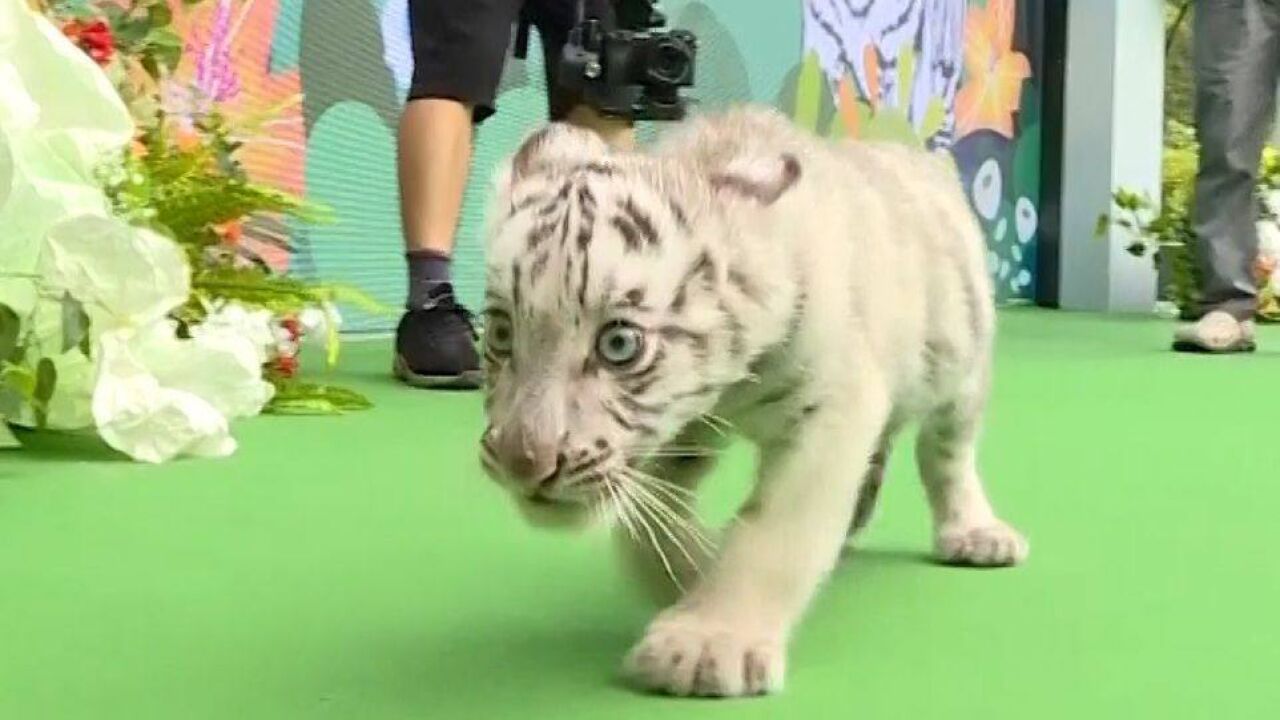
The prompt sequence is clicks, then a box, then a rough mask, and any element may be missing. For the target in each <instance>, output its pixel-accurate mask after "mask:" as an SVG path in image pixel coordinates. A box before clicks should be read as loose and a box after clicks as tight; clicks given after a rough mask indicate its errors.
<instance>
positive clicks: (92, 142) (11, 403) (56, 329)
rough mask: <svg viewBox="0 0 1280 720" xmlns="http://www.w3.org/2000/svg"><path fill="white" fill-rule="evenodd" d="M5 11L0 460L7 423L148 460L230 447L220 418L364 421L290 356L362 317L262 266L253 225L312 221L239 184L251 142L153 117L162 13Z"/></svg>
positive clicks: (290, 204)
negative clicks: (78, 432)
mask: <svg viewBox="0 0 1280 720" xmlns="http://www.w3.org/2000/svg"><path fill="white" fill-rule="evenodd" d="M200 1H201V0H182V1H181V4H182V5H196V4H198V3H199V2H200ZM25 5H26V2H25V0H0V24H3V25H5V27H6V28H9V27H12V28H13V32H11V33H9V34H7V35H6V36H5V37H3V38H0V74H2V75H4V76H5V77H6V78H7V79H6V83H5V86H4V87H3V88H0V224H3V225H4V226H5V227H6V229H7V232H6V234H5V236H4V237H0V257H3V258H4V260H5V263H4V265H3V267H0V446H5V445H14V444H16V442H17V440H16V438H15V436H13V434H12V433H11V432H10V430H9V425H11V424H15V425H20V426H28V427H36V428H39V427H52V428H60V429H76V428H83V427H93V428H94V429H95V430H96V431H97V433H98V434H99V435H101V436H102V437H103V438H104V439H105V440H106V441H107V442H108V444H110V445H112V446H113V447H115V448H117V449H119V450H121V451H122V452H125V453H126V454H128V455H130V456H131V457H134V458H136V459H140V460H146V461H153V462H159V461H163V460H166V459H169V458H171V457H174V456H177V455H181V454H189V455H224V454H227V453H229V452H231V451H232V450H233V449H234V447H235V443H234V440H232V439H231V437H230V435H229V430H228V424H229V421H230V420H233V419H235V418H237V417H244V416H248V415H254V414H257V413H259V412H263V411H265V412H277V413H335V412H344V411H348V410H356V409H362V408H366V407H368V406H369V403H368V401H367V400H366V399H365V398H363V397H362V396H360V395H359V394H357V393H355V392H352V391H350V390H346V389H343V388H337V387H332V386H327V385H322V384H315V383H309V382H305V381H303V380H302V379H300V377H299V372H300V367H299V348H300V346H301V345H302V344H303V343H304V342H305V341H307V340H309V339H318V340H320V341H322V342H323V343H324V344H325V346H326V348H327V353H326V354H327V358H328V360H329V362H330V363H332V362H334V361H336V358H337V352H338V334H337V330H338V327H339V323H340V316H339V315H338V312H337V310H336V303H337V302H338V301H344V302H352V303H357V304H361V305H363V306H365V307H367V308H369V309H371V310H375V311H376V310H381V308H380V307H379V306H378V305H377V304H376V303H374V302H373V301H371V300H369V299H368V298H366V297H365V296H364V295H362V294H360V293H359V292H357V291H355V290H352V289H349V288H344V287H337V286H326V285H317V284H312V283H307V282H304V281H301V280H299V279H296V278H292V277H288V276H284V275H281V274H278V273H277V272H276V271H275V270H273V268H272V267H271V265H270V264H269V263H268V262H266V261H265V260H264V258H263V254H264V253H263V248H267V249H274V250H285V251H287V250H288V249H289V248H288V238H287V237H285V236H284V235H283V234H282V233H280V232H279V231H277V230H273V228H278V227H280V226H282V225H283V223H284V221H286V220H289V221H294V222H321V221H324V220H325V219H326V214H325V212H324V211H323V209H322V208H316V207H313V206H311V205H309V204H307V203H305V202H304V201H302V200H301V199H299V198H297V197H295V196H293V195H290V194H288V193H285V192H282V191H280V190H277V189H275V188H273V187H270V186H266V185H262V184H259V183H255V182H253V181H252V180H251V179H250V178H249V177H248V176H247V174H246V172H245V171H244V168H243V166H242V164H241V162H240V160H239V158H238V151H239V150H240V148H241V147H242V146H243V142H244V135H245V133H246V132H250V131H251V130H252V128H245V127H234V126H232V124H231V123H228V122H227V121H226V120H225V119H224V118H223V117H222V115H221V114H220V113H219V112H218V108H217V104H216V103H209V104H206V105H205V106H204V107H203V109H202V112H200V113H198V114H197V113H190V112H186V113H185V114H181V115H176V116H175V115H171V114H170V113H168V112H167V111H166V109H165V107H164V99H163V97H162V93H161V89H160V88H161V87H162V84H163V82H164V81H165V80H166V79H167V78H168V76H169V73H170V72H171V71H172V70H173V69H174V68H175V67H176V66H177V65H178V64H179V62H180V59H181V55H182V46H181V43H180V42H179V40H178V36H177V34H176V33H175V32H174V31H173V28H172V27H171V23H172V11H173V9H174V8H176V7H178V6H179V3H178V2H177V0H174V1H173V2H172V3H171V2H168V1H167V0H136V1H135V2H130V3H116V2H113V1H111V0H98V1H91V0H56V1H54V2H47V3H34V5H37V6H38V7H36V8H35V9H37V10H40V11H43V13H44V17H41V16H40V15H38V14H37V13H35V12H31V11H30V10H29V9H28V8H27V7H25ZM46 18H47V20H46ZM15 40H18V41H20V42H15ZM77 56H78V57H77ZM11 80H15V81H16V82H11ZM46 88H47V89H53V90H55V92H54V93H52V94H51V93H48V92H41V90H44V89H46ZM59 104H61V107H56V106H58V105H59ZM72 107H74V108H75V112H68V110H69V109H70V108H72ZM67 118H75V119H74V120H71V121H67ZM11 157H21V158H22V159H23V163H22V164H21V165H11V166H10V167H3V166H4V165H5V164H6V163H7V162H8V161H9V158H11ZM48 188H57V190H58V191H57V192H48ZM250 235H252V237H253V242H247V241H246V239H247V236H250Z"/></svg>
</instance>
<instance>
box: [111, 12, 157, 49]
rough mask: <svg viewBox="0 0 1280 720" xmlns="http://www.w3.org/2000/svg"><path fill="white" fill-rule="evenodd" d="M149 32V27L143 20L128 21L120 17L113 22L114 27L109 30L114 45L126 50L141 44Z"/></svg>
mask: <svg viewBox="0 0 1280 720" xmlns="http://www.w3.org/2000/svg"><path fill="white" fill-rule="evenodd" d="M150 31H151V25H150V24H149V23H148V22H147V21H146V19H145V18H138V19H130V18H124V17H122V18H120V19H119V20H118V21H115V23H114V27H112V28H111V33H112V35H113V36H114V37H115V41H116V44H117V45H118V46H121V47H126V48H127V47H132V46H134V45H137V44H139V43H141V42H142V40H143V38H145V37H146V36H147V33H148V32H150Z"/></svg>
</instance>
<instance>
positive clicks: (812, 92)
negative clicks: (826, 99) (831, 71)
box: [792, 53, 826, 132]
mask: <svg viewBox="0 0 1280 720" xmlns="http://www.w3.org/2000/svg"><path fill="white" fill-rule="evenodd" d="M825 91H826V81H825V78H824V77H823V74H822V67H821V66H820V65H819V64H818V54H817V53H809V54H808V55H806V56H805V58H804V64H803V65H801V66H800V77H799V78H797V79H796V106H795V109H794V111H793V112H792V117H793V119H794V120H795V122H796V125H799V126H800V127H802V128H804V129H806V130H808V131H810V132H815V131H817V129H818V115H819V113H820V112H821V110H822V93H823V92H825Z"/></svg>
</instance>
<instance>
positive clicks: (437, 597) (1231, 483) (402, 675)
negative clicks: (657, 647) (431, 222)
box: [0, 310, 1280, 720]
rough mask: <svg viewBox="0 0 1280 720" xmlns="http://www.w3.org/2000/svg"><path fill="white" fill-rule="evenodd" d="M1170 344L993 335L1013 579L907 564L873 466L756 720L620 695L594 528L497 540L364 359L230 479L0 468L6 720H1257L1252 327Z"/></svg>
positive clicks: (635, 619)
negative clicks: (1248, 340) (348, 412)
mask: <svg viewBox="0 0 1280 720" xmlns="http://www.w3.org/2000/svg"><path fill="white" fill-rule="evenodd" d="M1168 331H1169V326H1168V325H1166V324H1164V323H1159V322H1149V321H1144V320H1126V319H1099V318H1096V317H1088V316H1072V315H1066V314H1052V313H1046V312H1035V311H1026V310H1020V311H1011V312H1007V313H1005V314H1004V315H1003V316H1002V338H1001V345H1000V355H999V361H998V368H997V382H996V389H995V397H994V401H993V409H992V413H991V416H990V421H989V423H988V432H987V442H986V444H985V455H984V462H983V465H984V467H985V470H986V474H987V477H988V478H989V486H990V488H991V490H992V493H993V495H994V496H995V500H996V502H997V505H998V506H999V507H1000V508H1002V509H1003V512H1004V513H1005V515H1006V516H1007V517H1008V518H1009V519H1010V520H1012V521H1014V522H1015V523H1016V524H1018V525H1019V526H1020V527H1021V528H1022V529H1024V530H1025V531H1026V532H1027V533H1028V535H1029V536H1030V538H1031V543H1032V554H1031V560H1030V564H1029V565H1027V566H1025V567H1023V568H1020V569H1016V570H1006V571H964V570H958V569H949V568H942V567H936V566H933V565H931V564H929V563H928V562H927V561H926V560H925V559H924V557H923V555H922V553H923V552H924V551H925V550H926V549H927V547H928V541H929V535H928V526H927V524H926V513H925V508H924V504H923V502H922V498H921V493H920V491H919V488H918V486H917V484H916V482H915V479H914V477H913V475H912V472H911V469H910V462H911V459H910V457H909V456H908V455H907V453H901V454H899V455H898V456H897V457H896V458H895V460H894V465H893V467H892V469H891V481H890V486H889V488H888V490H887V493H886V497H884V498H883V504H882V508H883V510H884V512H883V513H882V514H881V516H880V517H879V519H878V522H877V524H876V525H875V526H874V527H873V529H872V531H871V533H870V534H869V536H868V537H867V539H866V548H865V549H864V550H861V551H858V552H855V553H853V554H852V555H851V556H850V557H849V558H847V559H846V561H845V563H844V564H843V565H842V566H841V567H840V569H839V570H838V571H837V573H836V575H835V577H834V579H833V581H832V582H831V584H830V586H829V587H828V588H827V590H826V591H825V592H824V593H823V595H822V596H821V599H820V601H819V602H818V603H817V605H816V607H815V608H814V609H813V611H812V613H811V615H810V617H809V618H808V621H807V623H806V624H805V625H804V627H803V629H802V631H801V632H800V633H799V635H798V637H797V639H796V642H795V645H794V650H793V653H792V656H791V673H790V676H789V684H788V687H787V689H786V692H785V693H784V694H783V695H782V696H781V697H778V698H776V699H767V700H753V701H739V702H733V703H717V702H707V701H677V700H667V699H658V698H646V697H642V696H638V695H636V694H633V693H632V692H630V691H628V690H627V689H625V688H624V687H622V686H620V685H619V683H618V682H617V681H616V679H615V669H616V667H617V663H618V659H619V658H620V656H621V655H622V654H623V652H624V651H625V650H626V649H627V647H628V644H629V643H630V642H631V641H632V640H633V639H634V638H635V637H636V635H637V633H638V632H639V631H640V629H641V627H642V625H643V623H644V622H645V618H646V609H645V607H644V605H643V603H642V602H641V600H640V599H639V598H638V596H637V595H636V594H634V593H633V592H632V591H631V589H630V588H629V587H628V586H627V585H626V583H625V582H624V581H623V579H622V578H621V577H620V576H619V574H618V573H617V572H616V571H615V570H614V568H613V567H612V565H611V564H610V562H609V557H608V553H607V552H605V550H606V548H605V545H604V542H603V538H602V537H601V536H599V535H589V536H584V537H572V536H557V535H543V534H539V533H536V532H534V531H531V530H529V529H526V528H525V527H524V526H522V525H521V523H520V521H519V520H518V518H517V517H516V516H515V514H514V512H513V511H512V510H511V509H510V508H509V507H508V506H507V504H506V503H505V501H504V500H505V499H504V498H503V497H502V496H501V495H500V494H499V493H498V491H497V490H496V489H495V488H494V487H493V486H491V484H490V483H489V482H488V481H486V480H484V479H482V476H481V475H480V473H479V472H478V470H477V468H476V464H475V462H474V460H473V457H474V453H473V445H474V442H473V440H474V438H475V436H476V434H477V431H478V429H479V427H480V422H481V413H480V404H479V401H478V398H477V397H476V396H474V395H437V394H430V393H425V392H422V391H411V390H403V389H400V388H398V387H396V386H395V385H393V384H391V383H390V382H389V381H388V380H386V379H385V377H384V372H383V371H384V369H385V366H386V364H387V363H386V357H385V348H384V344H383V343H374V344H362V345H360V346H353V345H349V346H348V353H347V355H346V359H345V362H344V370H343V372H342V375H343V376H344V378H345V379H347V380H348V381H350V382H352V383H356V384H358V385H359V386H360V387H361V388H363V389H365V390H367V391H368V392H369V393H370V394H371V395H372V396H373V397H374V398H375V399H376V401H377V404H378V406H377V408H376V409H374V410H373V411H370V412H367V413H364V414H359V415H352V416H349V417H345V418H336V419H335V418H291V419H282V418H261V419H256V420H253V421H250V422H245V423H243V424H241V425H239V426H238V427H237V435H238V436H239V439H240V441H241V449H240V451H239V452H238V453H237V454H236V455H235V456H234V457H233V458H231V459H229V460H225V461H190V462H180V463H174V464H170V465H166V466H163V467H146V466H140V465H135V464H131V463H128V462H123V461H117V460H115V459H114V458H112V457H110V456H109V455H108V454H107V453H105V452H103V451H101V450H97V449H94V448H93V447H91V446H90V447H85V446H84V445H83V444H82V443H76V442H70V441H65V440H58V439H50V438H44V439H39V440H38V441H33V443H32V444H33V447H31V448H29V449H28V450H26V451H24V452H22V453H16V454H15V453H10V454H5V455H3V456H0V718H4V719H5V720H46V719H55V718H56V719H61V718H94V719H98V718H129V719H130V720H142V719H144V718H164V719H170V718H173V719H177V718H182V719H187V718H220V719H221V718H227V719H229V720H231V719H234V720H241V719H246V718H248V719H257V718H263V719H273V720H274V719H284V718H352V719H359V720H376V719H379V718H465V719H471V718H508V717H509V718H557V719H560V718H610V719H612V718H644V719H646V720H648V719H650V718H662V717H680V718H685V717H690V718H693V717H701V716H704V715H705V716H716V717H734V718H755V717H770V718H775V717H782V718H826V717H831V718H858V719H859V720H869V719H873V718H895V719H897V718H907V719H910V720H927V719H931V718H948V719H956V718H983V719H984V720H987V719H991V718H1018V719H1019V720H1032V719H1037V720H1038V719H1040V718H1071V719H1072V720H1080V719H1081V718H1087V719H1090V720H1094V719H1097V718H1215V719H1218V720H1247V719H1252V718H1259V719H1261V718H1273V717H1280V714H1278V713H1280V710H1278V708H1280V683H1278V682H1277V677H1280V559H1278V558H1277V554H1276V548H1277V543H1278V542H1280V523H1278V522H1277V517H1278V516H1280V442H1278V441H1280V332H1277V331H1276V330H1269V331H1268V332H1266V333H1265V334H1264V337H1263V342H1264V345H1265V347H1266V348H1267V349H1264V351H1263V352H1260V353H1258V354H1257V355H1254V356H1251V357H1233V358H1206V357H1183V356H1175V355H1172V354H1170V353H1168V352H1166V351H1165V350H1164V347H1165V343H1166V342H1167V338H1168ZM748 467H749V460H748V458H747V455H746V454H745V453H743V452H735V453H734V459H733V460H732V461H731V462H729V463H727V465H726V466H725V469H724V471H723V472H722V474H721V475H720V476H719V479H720V480H722V482H719V483H717V484H716V485H717V487H716V488H715V489H714V492H713V496H712V497H711V498H709V502H708V509H709V512H711V513H712V514H714V515H717V516H721V517H722V516H723V515H724V513H725V512H726V511H727V509H728V508H729V507H730V505H731V503H732V501H733V500H734V498H736V497H738V496H739V494H740V493H741V491H742V489H743V487H744V485H743V482H742V480H743V476H744V475H745V473H746V472H747V470H748Z"/></svg>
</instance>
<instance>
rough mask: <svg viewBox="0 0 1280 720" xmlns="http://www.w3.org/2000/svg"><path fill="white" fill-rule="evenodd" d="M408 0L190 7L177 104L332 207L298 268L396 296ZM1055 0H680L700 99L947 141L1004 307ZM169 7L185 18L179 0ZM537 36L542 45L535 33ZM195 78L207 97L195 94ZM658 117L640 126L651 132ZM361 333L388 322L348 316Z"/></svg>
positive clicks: (476, 208) (263, 166)
mask: <svg viewBox="0 0 1280 720" xmlns="http://www.w3.org/2000/svg"><path fill="white" fill-rule="evenodd" d="M406 2H407V0H308V1H306V2H304V0H210V2H208V3H206V4H205V5H202V6H199V7H198V8H197V9H195V10H188V11H186V12H185V13H180V15H181V22H182V27H183V28H184V35H185V38H186V43H187V46H188V50H189V52H188V54H187V56H186V58H185V59H184V61H183V65H182V67H181V68H180V70H179V73H178V76H177V77H176V78H175V82H174V83H173V89H172V92H171V94H170V95H171V98H172V100H173V102H174V104H175V105H176V106H179V107H181V106H184V104H185V106H187V107H190V108H192V109H198V105H199V104H200V103H205V102H208V101H209V99H213V100H217V101H219V102H221V103H223V104H224V106H225V108H226V109H227V111H228V112H229V114H231V115H232V116H233V117H235V118H238V119H241V120H249V121H252V122H259V123H261V126H262V127H263V128H264V129H266V130H268V132H267V133H265V134H264V135H263V137H261V138H260V139H256V140H254V141H253V142H252V143H251V146H250V147H249V148H248V149H247V151H246V161H247V165H248V167H249V170H250V172H251V173H252V174H253V175H254V176H255V177H257V178H258V179H262V180H267V181H270V182H273V183H277V184H279V185H281V186H282V187H286V188H289V189H291V190H295V191H301V192H305V193H306V194H307V195H308V196H309V197H311V198H313V199H315V200H317V201H320V202H323V203H325V204H327V205H329V206H330V207H332V208H333V209H334V211H335V217H336V221H335V222H334V223H332V224H329V225H325V226H320V227H310V228H302V227H294V228H263V229H262V230H263V231H264V232H279V233H290V234H292V235H293V237H294V240H295V247H296V251H295V252H294V253H293V254H292V255H280V256H277V257H276V258H275V262H276V263H277V264H278V265H279V266H280V267H287V268H289V269H290V270H291V271H293V272H297V273H301V274H304V275H309V276H320V277H323V278H325V279H329V280H336V281H342V282H348V283H353V284H356V285H358V286H360V287H362V288H364V289H365V290H367V291H368V292H370V293H371V294H373V295H374V296H375V297H378V298H379V299H381V300H383V301H385V302H387V303H390V304H392V305H395V304H398V303H399V302H400V301H401V298H402V296H403V292H404V284H405V279H404V270H403V261H402V254H401V253H402V249H401V241H400V223H399V218H398V215H397V209H396V205H397V200H396V196H397V191H396V180H395V164H394V160H395V127H396V122H397V117H398V114H399V111H400V107H401V104H402V102H403V98H404V96H405V92H406V90H407V87H408V84H409V80H410V77H411V74H412V58H411V56H410V53H409V38H408V26H407V18H406ZM1041 2H1043V0H770V1H769V2H755V1H752V2H744V1H743V0H668V2H666V3H665V7H666V10H667V11H668V14H669V16H670V17H671V18H672V20H673V24H675V25H677V26H681V27H687V28H689V29H691V30H693V31H694V32H695V33H697V34H698V36H699V38H700V39H701V42H702V44H701V50H700V67H699V75H698V87H697V89H696V92H695V95H696V97H697V98H698V99H699V101H700V105H701V107H704V108H714V107H717V106H723V105H725V104H729V103H735V102H743V101H760V102H770V103H774V104H776V105H778V106H780V107H781V108H783V109H784V110H786V111H787V112H788V113H790V114H791V115H792V116H793V117H794V118H795V120H796V122H797V123H799V124H801V125H803V126H805V127H807V128H810V129H811V130H813V131H814V132H817V133H820V134H823V135H827V136H831V137H861V138H877V139H889V140H894V141H899V142H906V143H911V144H916V145H920V146H924V147H930V148H936V149H946V150H949V151H950V152H951V153H952V154H953V155H954V157H955V158H956V161H957V163H958V165H959V167H960V170H961V176H962V177H963V179H964V182H965V184H966V186H967V189H968V192H969V196H970V199H971V200H972V203H973V206H974V209H975V211H976V213H977V215H978V217H979V218H980V220H981V222H982V223H983V227H984V229H985V230H986V232H987V238H988V243H989V248H990V249H989V263H990V268H991V272H992V275H993V277H994V278H995V279H996V281H997V287H998V292H999V294H1000V297H1001V299H1005V300H1008V299H1016V298H1027V297H1030V296H1031V294H1032V291H1033V288H1034V284H1035V274H1034V268H1035V258H1034V256H1035V247H1036V235H1037V208H1038V207H1039V186H1040V174H1039V167H1040V106H1041V87H1040V82H1039V78H1040V67H1041V60H1040V57H1039V48H1038V44H1039V40H1038V38H1036V37H1034V36H1033V35H1034V33H1033V32H1032V28H1033V26H1034V23H1033V19H1034V14H1035V13H1036V12H1037V10H1038V7H1039V4H1040V3H1041ZM174 4H175V8H176V9H178V10H179V11H181V7H179V6H180V3H177V2H175V3H174ZM535 43H536V38H535ZM542 78H543V72H542V67H541V52H540V51H539V50H538V49H537V48H536V47H535V48H533V49H531V51H530V53H529V59H528V60H527V61H512V62H510V63H509V64H508V67H507V70H506V73H505V76H504V78H503V83H502V90H501V93H500V95H499V97H498V107H499V113H498V114H497V115H496V116H495V117H493V118H492V119H490V120H489V121H488V122H487V123H485V125H484V126H483V128H482V130H481V132H480V134H479V139H478V146H477V151H476V159H475V165H474V171H473V178H472V182H471V185H470V187H469V189H468V191H467V196H466V200H465V207H464V210H463V218H462V226H461V228H460V231H459V233H460V234H459V245H458V250H457V262H456V265H457V275H458V284H459V288H460V292H461V294H462V295H463V296H464V298H465V299H467V300H468V301H471V302H474V301H475V300H476V299H477V297H478V295H479V292H480V285H481V282H482V249H481V243H480V238H479V237H478V231H479V226H480V221H481V216H482V213H483V206H484V196H485V188H486V186H487V183H488V179H489V177H490V176H491V174H492V172H493V170H494V168H495V166H496V164H497V162H498V161H499V159H500V158H501V157H502V156H504V155H505V154H507V153H509V152H511V151H512V150H513V149H514V146H515V144H516V143H517V142H518V141H519V139H520V137H522V136H523V135H524V134H525V133H526V132H527V130H528V128H529V127H530V126H532V125H533V124H535V123H537V122H539V121H540V120H541V118H542V117H543V114H544V112H545V101H544V89H543V84H542ZM192 88H195V91H193V90H192ZM657 131H658V129H655V128H643V129H642V137H651V136H652V135H653V133H655V132H657ZM348 320H349V322H348V329H352V330H357V331H358V330H382V329H386V328H387V326H388V325H389V322H390V321H391V320H390V319H388V318H380V317H373V316H365V315H361V314H359V313H358V312H355V311H351V312H350V313H349V318H348Z"/></svg>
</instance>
